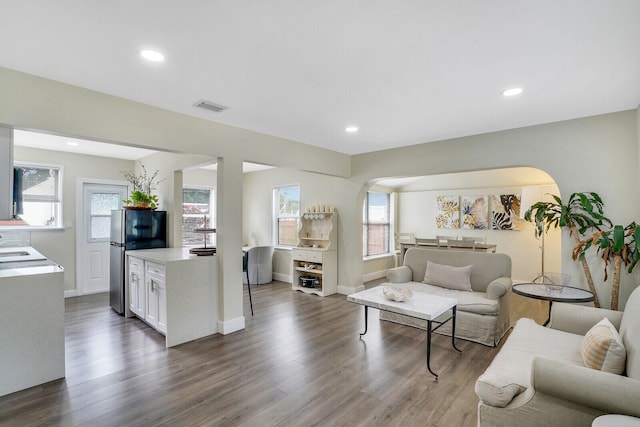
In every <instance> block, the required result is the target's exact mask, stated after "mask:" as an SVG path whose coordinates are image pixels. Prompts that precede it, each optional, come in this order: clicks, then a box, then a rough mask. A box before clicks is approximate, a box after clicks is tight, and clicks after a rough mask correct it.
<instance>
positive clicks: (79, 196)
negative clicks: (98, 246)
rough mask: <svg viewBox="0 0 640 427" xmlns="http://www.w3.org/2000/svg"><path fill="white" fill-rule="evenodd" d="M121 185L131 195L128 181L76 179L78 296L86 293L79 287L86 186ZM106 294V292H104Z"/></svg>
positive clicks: (76, 289) (76, 279) (76, 287)
mask: <svg viewBox="0 0 640 427" xmlns="http://www.w3.org/2000/svg"><path fill="white" fill-rule="evenodd" d="M93 184H95V185H119V186H124V187H126V188H127V193H129V192H130V191H131V187H130V186H129V183H128V182H127V181H124V180H122V181H118V180H114V179H96V178H83V177H78V178H76V213H75V223H76V227H75V232H76V250H75V254H74V257H75V264H76V268H75V270H76V275H75V276H76V277H75V283H74V286H75V292H76V295H85V294H84V293H81V292H80V289H79V287H78V279H79V278H80V273H81V271H80V269H81V266H80V263H79V262H78V260H79V259H81V256H80V248H82V247H84V244H83V239H84V230H85V228H86V224H84V222H83V218H84V200H83V199H84V186H85V185H93ZM108 290H109V289H106V291H108ZM103 292H104V291H103ZM65 297H66V293H65Z"/></svg>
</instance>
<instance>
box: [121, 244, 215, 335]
mask: <svg viewBox="0 0 640 427" xmlns="http://www.w3.org/2000/svg"><path fill="white" fill-rule="evenodd" d="M127 258H128V261H127V264H126V265H127V268H128V271H127V279H128V280H127V285H126V286H128V288H127V293H126V295H127V296H128V299H129V301H127V304H126V306H127V311H126V313H125V315H126V316H127V317H131V316H134V315H135V316H136V317H138V318H140V319H141V320H143V321H144V322H146V323H148V324H149V325H150V326H151V327H153V328H154V329H156V330H157V331H159V332H160V333H162V334H164V335H165V342H166V345H167V347H173V346H175V345H178V344H182V343H184V342H188V341H192V340H195V339H198V338H202V337H205V336H207V335H211V334H215V333H216V332H218V320H219V319H218V280H217V279H218V257H217V256H202V257H199V256H196V255H192V254H190V253H189V249H185V248H159V249H142V250H136V251H129V252H127Z"/></svg>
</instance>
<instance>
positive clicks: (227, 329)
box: [218, 316, 244, 335]
mask: <svg viewBox="0 0 640 427" xmlns="http://www.w3.org/2000/svg"><path fill="white" fill-rule="evenodd" d="M242 329H244V316H242V317H236V318H235V319H231V320H226V321H224V320H218V333H219V334H222V335H228V334H231V333H233V332H236V331H241V330H242Z"/></svg>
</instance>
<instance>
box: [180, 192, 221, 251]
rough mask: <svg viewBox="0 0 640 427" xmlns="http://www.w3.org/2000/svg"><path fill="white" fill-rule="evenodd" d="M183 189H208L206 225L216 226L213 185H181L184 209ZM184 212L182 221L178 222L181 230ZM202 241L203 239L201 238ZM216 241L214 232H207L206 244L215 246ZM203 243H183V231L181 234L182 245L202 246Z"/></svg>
mask: <svg viewBox="0 0 640 427" xmlns="http://www.w3.org/2000/svg"><path fill="white" fill-rule="evenodd" d="M185 190H208V191H209V214H208V215H209V218H208V221H207V222H208V224H207V227H210V228H216V224H217V222H216V205H215V203H216V189H215V187H208V186H205V185H183V186H182V206H183V209H184V191H185ZM184 218H185V217H184V214H182V221H181V222H180V226H181V228H182V230H184ZM203 239H204V237H203ZM203 242H204V240H203ZM216 243H217V239H216V233H210V234H207V246H209V245H211V246H215V245H216ZM202 245H203V243H197V244H191V243H185V241H184V233H183V235H182V246H184V247H196V246H202Z"/></svg>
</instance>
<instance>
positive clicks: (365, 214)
mask: <svg viewBox="0 0 640 427" xmlns="http://www.w3.org/2000/svg"><path fill="white" fill-rule="evenodd" d="M371 193H375V194H384V195H385V196H386V217H387V222H370V221H369V214H370V212H369V194H371ZM392 214H393V198H392V197H391V193H386V192H384V191H367V193H366V194H365V196H364V203H363V206H362V226H363V227H362V233H363V234H362V256H363V258H364V259H370V258H378V257H384V256H389V255H391V254H392V251H393V248H392V245H391V230H392V229H393V217H392ZM370 225H384V226H386V227H387V230H386V242H384V246H385V247H386V252H381V253H375V254H370V253H368V249H369V241H368V236H369V233H368V228H369V226H370Z"/></svg>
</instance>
